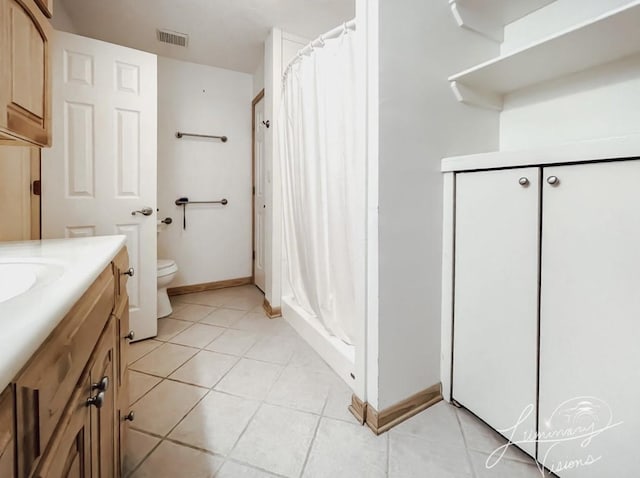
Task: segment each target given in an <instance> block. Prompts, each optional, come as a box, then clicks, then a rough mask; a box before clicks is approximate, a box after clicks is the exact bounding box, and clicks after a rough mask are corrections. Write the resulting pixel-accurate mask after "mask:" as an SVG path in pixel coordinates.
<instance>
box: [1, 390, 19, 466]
mask: <svg viewBox="0 0 640 478" xmlns="http://www.w3.org/2000/svg"><path fill="white" fill-rule="evenodd" d="M14 421H15V416H14V408H13V389H12V387H9V388H7V389H6V390H5V391H4V392H2V393H0V476H1V477H2V478H13V477H14V476H16V475H15V472H16V467H15V451H16V450H15V447H16V441H15V431H14Z"/></svg>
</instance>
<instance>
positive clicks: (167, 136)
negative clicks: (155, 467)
mask: <svg viewBox="0 0 640 478" xmlns="http://www.w3.org/2000/svg"><path fill="white" fill-rule="evenodd" d="M252 89H253V77H252V75H249V74H246V73H239V72H235V71H230V70H224V69H220V68H214V67H210V66H204V65H197V64H194V63H187V62H181V61H177V60H172V59H168V58H163V57H159V58H158V207H159V209H160V212H159V213H158V217H159V218H164V217H167V216H170V217H172V218H173V224H171V225H170V226H162V229H163V232H162V233H161V234H160V237H159V239H158V256H159V257H161V258H171V259H175V261H176V262H177V264H178V267H179V269H180V270H179V273H178V276H177V278H176V280H175V282H174V283H173V286H181V285H193V284H201V283H206V282H217V281H222V280H227V279H237V278H243V277H249V276H251V266H252V264H251V262H252V259H251V253H252V244H251V200H252V194H251V187H252V182H251V181H252V179H251V100H252ZM176 131H186V132H191V133H204V134H214V135H226V136H228V138H229V140H228V142H226V143H222V142H221V141H218V140H199V139H190V138H183V139H177V138H176V137H175V133H176ZM181 196H186V197H189V199H191V200H194V201H197V200H204V201H207V200H218V199H222V198H226V199H228V201H229V204H228V205H227V206H221V205H192V206H187V208H186V215H187V227H186V230H183V227H182V207H178V206H176V205H175V200H176V199H177V198H178V197H181Z"/></svg>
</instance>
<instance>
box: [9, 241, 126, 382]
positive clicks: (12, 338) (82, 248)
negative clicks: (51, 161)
mask: <svg viewBox="0 0 640 478" xmlns="http://www.w3.org/2000/svg"><path fill="white" fill-rule="evenodd" d="M125 239H126V237H125V236H101V237H86V238H77V239H50V240H43V241H25V242H4V243H0V267H2V265H3V264H15V263H20V264H24V263H28V264H30V265H32V266H28V267H31V268H33V269H34V270H37V271H38V274H37V275H38V279H37V280H36V283H35V284H34V285H33V286H32V287H31V288H30V289H29V290H27V291H26V292H24V293H23V294H21V295H18V296H16V297H13V298H12V299H8V300H6V301H4V302H0V392H2V391H3V390H4V389H5V387H6V386H7V385H8V384H9V383H10V382H11V381H12V380H13V379H14V378H15V376H16V375H17V374H18V372H19V371H20V370H21V369H22V367H24V365H25V364H26V363H27V361H28V360H29V359H30V358H31V356H32V355H33V354H34V353H35V352H36V351H37V350H38V348H39V347H40V346H41V345H42V344H43V343H44V341H45V340H46V339H47V337H48V336H49V334H51V332H52V331H53V330H54V329H55V328H56V326H57V325H58V324H59V323H60V321H61V320H62V319H63V318H64V316H65V315H66V314H67V313H68V312H69V311H70V310H71V308H72V307H73V305H74V304H75V303H76V302H77V301H78V299H80V297H82V295H83V294H84V293H85V292H86V290H87V289H88V288H89V286H90V285H91V284H92V283H93V281H95V280H96V279H97V278H98V276H99V275H100V273H101V272H102V271H103V270H104V268H105V267H107V265H108V264H109V263H110V262H111V260H112V259H113V258H114V257H115V255H116V254H117V252H118V251H119V250H120V249H121V248H122V246H123V245H124V243H125ZM14 267H15V266H11V267H10V268H14ZM10 268H7V267H5V269H10ZM0 270H1V269H0ZM0 273H2V272H0ZM4 273H5V274H6V273H7V272H6V270H5V272H4ZM0 282H1V281H0ZM0 295H1V294H0Z"/></svg>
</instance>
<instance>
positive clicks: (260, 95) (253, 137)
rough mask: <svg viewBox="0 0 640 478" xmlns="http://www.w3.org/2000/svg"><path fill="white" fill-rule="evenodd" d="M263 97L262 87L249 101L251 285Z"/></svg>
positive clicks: (254, 281)
mask: <svg viewBox="0 0 640 478" xmlns="http://www.w3.org/2000/svg"><path fill="white" fill-rule="evenodd" d="M263 99H264V88H262V90H260V92H259V93H258V94H257V95H256V97H255V98H254V99H253V101H252V102H251V283H252V284H253V285H255V284H256V105H257V104H258V103H260V101H262V100H263ZM256 287H257V286H256ZM263 292H264V291H263Z"/></svg>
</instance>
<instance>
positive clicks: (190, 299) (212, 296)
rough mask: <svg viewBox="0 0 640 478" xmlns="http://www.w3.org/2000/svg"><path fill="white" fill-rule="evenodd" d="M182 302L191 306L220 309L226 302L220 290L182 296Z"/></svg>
mask: <svg viewBox="0 0 640 478" xmlns="http://www.w3.org/2000/svg"><path fill="white" fill-rule="evenodd" d="M180 297H181V299H180V300H181V301H182V302H185V303H189V304H198V305H207V306H210V307H220V306H221V305H222V304H223V303H224V301H225V300H226V298H227V297H226V296H224V295H222V294H221V293H220V291H219V290H207V291H204V292H197V293H195V294H187V295H184V296H180Z"/></svg>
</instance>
